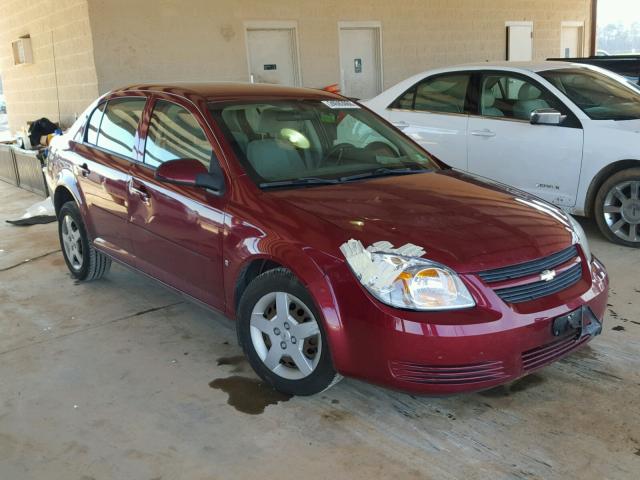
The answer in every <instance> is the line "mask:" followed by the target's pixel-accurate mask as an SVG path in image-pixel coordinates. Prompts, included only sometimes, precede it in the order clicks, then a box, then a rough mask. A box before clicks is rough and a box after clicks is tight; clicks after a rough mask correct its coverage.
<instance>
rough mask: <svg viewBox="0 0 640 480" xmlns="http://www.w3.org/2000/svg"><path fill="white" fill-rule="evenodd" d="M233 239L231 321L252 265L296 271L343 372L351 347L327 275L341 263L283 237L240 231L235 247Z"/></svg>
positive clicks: (228, 289)
mask: <svg viewBox="0 0 640 480" xmlns="http://www.w3.org/2000/svg"><path fill="white" fill-rule="evenodd" d="M240 228H243V227H240ZM244 228H247V227H246V226H245V227H244ZM249 228H251V227H249ZM230 237H235V235H227V236H226V238H225V247H224V251H225V252H232V255H227V254H225V271H224V284H225V300H226V310H225V313H226V315H227V316H228V317H229V318H236V314H237V312H236V308H235V305H236V299H235V288H234V287H235V285H236V282H237V280H238V278H239V276H240V275H241V274H242V272H243V271H244V270H245V269H246V268H247V266H248V265H249V264H250V263H252V262H254V261H256V260H266V261H270V262H275V263H277V264H279V265H282V267H284V268H287V269H288V270H291V271H292V272H293V274H294V275H295V276H296V278H298V280H300V282H301V283H302V284H303V285H304V286H305V287H306V288H307V290H308V291H309V293H310V295H311V296H312V297H313V300H314V302H315V306H316V308H317V309H318V311H319V312H320V313H321V317H322V318H321V321H322V322H323V327H324V330H325V332H326V333H327V337H328V338H327V340H328V343H329V349H330V351H331V356H332V359H333V362H334V365H335V366H336V368H337V369H338V370H340V366H341V365H344V364H345V363H346V362H347V358H346V355H347V352H348V348H347V345H346V336H345V334H344V325H343V322H342V320H341V318H340V313H339V310H338V308H337V300H336V297H335V295H334V290H333V287H332V285H331V282H330V281H329V278H328V277H327V276H326V274H325V271H326V270H327V268H329V267H331V266H334V265H335V264H337V263H339V262H340V260H338V259H336V258H334V257H332V256H330V255H327V254H325V253H323V252H320V251H317V250H313V249H310V248H300V247H299V246H296V245H295V244H291V243H290V241H287V240H285V239H281V238H279V239H277V240H274V239H272V238H270V239H267V238H265V237H264V236H261V237H257V236H256V237H253V238H251V237H249V238H247V237H246V236H243V235H242V234H240V233H239V232H238V237H237V238H238V239H240V238H242V239H243V240H242V244H241V245H233V246H232V245H230V244H231V243H233V238H230ZM227 242H229V243H227ZM227 245H229V246H227ZM228 257H232V258H228ZM227 261H228V264H227ZM343 357H344V358H343Z"/></svg>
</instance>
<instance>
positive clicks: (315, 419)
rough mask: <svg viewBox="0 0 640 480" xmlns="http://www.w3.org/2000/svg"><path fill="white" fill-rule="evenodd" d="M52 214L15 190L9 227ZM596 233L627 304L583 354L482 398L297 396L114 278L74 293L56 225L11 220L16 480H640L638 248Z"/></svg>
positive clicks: (353, 385) (2, 347)
mask: <svg viewBox="0 0 640 480" xmlns="http://www.w3.org/2000/svg"><path fill="white" fill-rule="evenodd" d="M37 200H39V199H38V198H37V197H35V196H33V195H31V194H30V193H27V192H24V191H22V190H18V189H16V188H13V187H11V186H9V185H8V184H5V183H3V182H0V219H2V220H4V219H7V218H14V217H17V216H19V215H20V214H21V213H22V212H23V210H24V209H25V208H26V207H27V206H29V205H30V204H31V203H33V202H35V201H37ZM585 226H586V227H587V229H588V231H589V233H590V237H591V239H592V249H593V251H594V252H595V254H596V255H597V256H598V257H600V258H601V259H602V260H603V261H604V263H605V264H606V265H607V267H608V269H609V273H610V275H611V285H612V291H611V301H610V303H611V307H610V310H609V313H608V315H607V318H606V324H605V328H604V333H603V335H602V336H600V337H598V338H597V339H596V340H595V341H593V342H592V343H591V345H590V346H589V347H587V348H585V349H584V350H583V351H581V352H579V353H576V354H574V355H573V356H570V357H569V358H567V359H565V360H563V361H560V362H559V363H556V364H554V365H552V366H550V367H547V368H545V369H543V370H541V371H539V372H538V373H536V374H534V375H531V376H529V377H525V379H523V380H520V381H519V382H516V383H514V384H512V385H511V386H510V387H504V388H502V387H501V388H498V389H494V390H491V391H488V392H484V393H481V394H472V395H460V396H456V397H451V398H439V399H432V398H419V397H412V396H410V395H405V394H402V393H397V392H391V391H387V390H383V389H381V388H378V387H375V386H371V385H367V384H365V383H362V382H358V381H355V380H350V379H345V380H343V381H342V382H341V383H339V384H338V385H337V386H336V387H334V388H332V389H331V390H329V391H327V392H325V393H324V394H320V395H317V396H315V397H312V398H293V399H283V398H281V397H275V398H274V397H272V396H270V395H269V392H268V391H265V389H264V388H262V386H261V385H260V383H259V382H257V381H255V377H254V376H253V374H252V373H251V371H250V370H249V369H248V367H247V365H246V363H244V361H242V360H241V359H239V358H238V357H237V356H238V355H240V350H239V348H238V347H237V345H236V344H235V334H234V330H233V326H232V324H231V322H229V321H228V320H225V319H223V318H217V317H215V316H213V315H212V314H210V313H208V312H206V311H204V310H202V309H200V308H199V307H196V306H194V305H192V304H190V303H187V302H185V301H184V300H183V299H182V298H181V297H179V296H177V295H174V294H173V293H171V292H168V291H167V290H165V289H163V288H162V287H160V286H157V285H156V284H154V283H152V282H150V281H148V280H146V279H144V278H142V277H140V276H138V275H136V274H133V273H131V272H129V271H127V270H125V269H123V268H121V267H119V266H115V265H114V267H113V269H112V272H111V274H110V275H109V276H108V278H106V279H104V280H102V281H99V282H94V283H89V284H76V283H74V281H73V280H72V279H71V278H70V277H69V275H68V273H67V269H66V267H65V265H64V262H63V259H62V255H61V253H60V252H59V247H58V241H57V235H56V225H55V224H49V225H38V226H32V227H12V226H9V225H8V224H5V223H4V222H2V225H0V478H1V479H3V480H4V479H7V480H22V479H47V480H56V479H60V480H74V479H83V480H89V479H96V480H98V479H126V480H129V479H136V480H137V479H147V480H148V479H156V480H157V479H165V480H168V479H171V480H173V479H230V478H242V479H265V478H278V479H280V480H282V479H300V478H305V479H308V478H330V479H340V478H354V479H359V478H361V479H365V478H366V479H368V478H386V477H393V478H397V479H411V478H420V479H424V478H434V479H460V478H465V479H476V478H492V479H502V478H514V479H515V478H522V479H524V478H526V479H530V478H543V479H552V478H558V479H569V478H580V479H591V478H593V479H602V478H608V479H622V478H628V479H633V478H639V477H640V373H639V372H640V274H639V272H640V252H639V251H634V250H631V249H628V248H624V247H619V246H614V245H612V244H609V243H606V242H605V241H604V240H603V238H602V237H601V236H600V235H599V234H598V233H597V232H595V230H594V227H593V225H592V224H591V223H590V222H585ZM27 259H30V260H29V261H26V260H27ZM229 378H231V380H229ZM225 379H227V380H225ZM216 380H217V382H216ZM212 382H213V385H214V386H216V385H220V384H222V385H223V386H225V388H226V389H227V390H229V389H230V388H231V389H234V388H235V390H232V391H231V393H232V397H233V398H232V399H231V401H232V403H234V404H237V405H238V408H236V407H234V406H233V405H230V404H229V403H228V401H229V395H228V394H227V393H226V392H225V391H223V390H221V389H218V388H212V387H210V383H212ZM237 394H240V400H238V395H237ZM243 400H244V402H243ZM238 402H239V404H238ZM243 411H252V412H254V414H248V413H243ZM261 411H262V413H259V412H261Z"/></svg>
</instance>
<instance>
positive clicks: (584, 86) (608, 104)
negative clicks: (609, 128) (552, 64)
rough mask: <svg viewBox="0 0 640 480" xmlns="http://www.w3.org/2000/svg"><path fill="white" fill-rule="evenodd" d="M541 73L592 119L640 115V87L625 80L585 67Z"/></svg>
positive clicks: (627, 118) (619, 118) (629, 118)
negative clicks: (636, 87) (639, 89)
mask: <svg viewBox="0 0 640 480" xmlns="http://www.w3.org/2000/svg"><path fill="white" fill-rule="evenodd" d="M540 75H541V76H542V77H544V78H545V79H547V80H548V81H549V82H551V83H552V84H553V85H554V86H555V87H556V88H557V89H558V90H560V91H561V92H562V93H564V94H565V95H566V96H567V97H569V99H571V101H572V102H573V103H575V104H576V105H577V106H578V107H579V108H580V109H581V110H582V111H583V112H584V113H586V114H587V115H588V116H589V118H591V119H592V120H634V119H637V118H640V91H638V90H637V89H634V88H632V87H631V86H630V85H628V84H627V83H626V82H624V81H618V80H617V79H615V78H613V77H610V76H608V75H605V74H603V73H600V72H596V71H593V70H589V69H586V68H584V69H582V68H581V69H577V68H576V69H569V68H567V69H559V70H548V71H545V72H540Z"/></svg>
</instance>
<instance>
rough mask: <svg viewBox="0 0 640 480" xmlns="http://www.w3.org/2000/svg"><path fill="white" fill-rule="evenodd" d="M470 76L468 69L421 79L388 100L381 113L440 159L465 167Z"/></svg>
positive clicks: (452, 164) (455, 165) (457, 166)
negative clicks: (391, 99)
mask: <svg viewBox="0 0 640 480" xmlns="http://www.w3.org/2000/svg"><path fill="white" fill-rule="evenodd" d="M470 79H471V74H470V73H468V72H451V73H446V74H438V75H434V76H432V77H428V78H426V79H423V80H421V81H420V82H418V83H416V84H415V85H413V86H412V87H411V88H410V89H409V90H407V91H406V92H405V93H403V94H402V95H401V96H400V97H399V98H397V99H396V100H395V101H394V102H393V103H391V105H389V107H388V108H387V109H386V111H385V112H384V113H383V116H384V117H385V118H386V119H387V120H389V121H390V122H391V123H393V124H394V125H395V126H396V127H398V128H399V129H401V130H402V131H403V133H404V134H406V135H408V136H409V137H411V138H412V139H413V140H415V141H416V142H418V143H419V144H420V145H422V146H423V147H424V148H425V149H426V150H427V151H429V152H431V153H432V154H434V155H435V156H436V157H438V158H439V159H440V160H442V161H443V162H445V163H447V164H448V165H450V166H452V167H455V168H460V169H464V170H466V169H467V142H466V136H467V122H468V121H469V116H468V114H467V111H466V104H467V100H468V95H467V93H468V90H469V85H470Z"/></svg>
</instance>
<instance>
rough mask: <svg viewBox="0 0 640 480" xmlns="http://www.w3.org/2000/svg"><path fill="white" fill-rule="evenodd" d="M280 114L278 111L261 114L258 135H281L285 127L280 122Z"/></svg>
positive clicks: (271, 110)
mask: <svg viewBox="0 0 640 480" xmlns="http://www.w3.org/2000/svg"><path fill="white" fill-rule="evenodd" d="M278 113H280V111H279V110H276V109H270V110H263V111H262V112H261V113H260V119H259V121H258V128H257V130H258V133H266V134H272V135H273V134H276V135H277V134H278V133H280V130H281V129H282V128H283V127H284V125H283V124H282V122H281V121H279V120H278Z"/></svg>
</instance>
